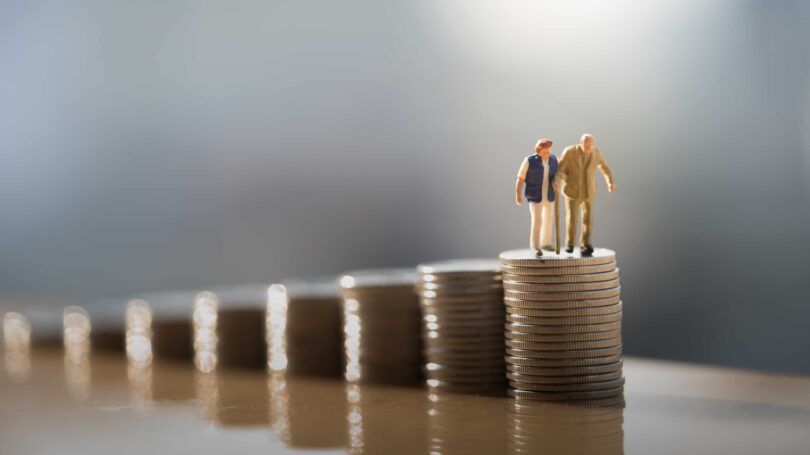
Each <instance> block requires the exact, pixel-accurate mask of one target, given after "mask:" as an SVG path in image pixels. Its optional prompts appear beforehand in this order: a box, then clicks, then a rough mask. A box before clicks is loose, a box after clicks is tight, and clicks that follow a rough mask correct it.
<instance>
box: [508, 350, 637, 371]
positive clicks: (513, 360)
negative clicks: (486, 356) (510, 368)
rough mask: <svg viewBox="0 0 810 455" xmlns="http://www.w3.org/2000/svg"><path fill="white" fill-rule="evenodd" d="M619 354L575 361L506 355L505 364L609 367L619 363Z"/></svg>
mask: <svg viewBox="0 0 810 455" xmlns="http://www.w3.org/2000/svg"><path fill="white" fill-rule="evenodd" d="M621 359H622V356H621V353H616V354H612V355H606V356H603V357H590V358H577V359H536V358H531V357H518V356H515V355H507V356H506V359H505V360H506V363H507V364H510V365H518V366H526V367H543V368H545V367H552V368H570V367H586V366H597V365H609V364H613V363H616V362H619V361H621Z"/></svg>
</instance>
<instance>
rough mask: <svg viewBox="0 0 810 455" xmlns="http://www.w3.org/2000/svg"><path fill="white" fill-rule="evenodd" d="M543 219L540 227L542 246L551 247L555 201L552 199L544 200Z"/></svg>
mask: <svg viewBox="0 0 810 455" xmlns="http://www.w3.org/2000/svg"><path fill="white" fill-rule="evenodd" d="M542 205H543V210H542V212H543V221H542V226H541V227H540V246H541V247H542V248H546V249H550V248H551V225H552V224H553V223H554V203H553V202H551V201H543V204H542Z"/></svg>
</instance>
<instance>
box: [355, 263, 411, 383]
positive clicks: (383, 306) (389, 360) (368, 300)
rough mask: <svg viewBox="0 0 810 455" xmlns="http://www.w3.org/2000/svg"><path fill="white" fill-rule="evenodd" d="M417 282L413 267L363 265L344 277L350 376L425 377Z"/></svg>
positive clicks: (392, 380)
mask: <svg viewBox="0 0 810 455" xmlns="http://www.w3.org/2000/svg"><path fill="white" fill-rule="evenodd" d="M415 282H416V273H415V272H414V271H413V269H378V270H361V271H356V272H350V273H347V274H345V275H344V276H343V277H341V279H340V285H341V287H342V288H343V330H344V334H345V341H344V346H345V353H346V371H345V376H346V379H347V380H348V381H362V382H386V383H400V384H407V383H416V382H419V381H421V380H422V340H421V335H420V325H421V323H420V316H421V314H420V311H419V301H418V299H417V297H416V292H415V290H414V285H415Z"/></svg>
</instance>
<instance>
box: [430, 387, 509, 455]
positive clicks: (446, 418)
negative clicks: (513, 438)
mask: <svg viewBox="0 0 810 455" xmlns="http://www.w3.org/2000/svg"><path fill="white" fill-rule="evenodd" d="M428 400H429V402H430V408H429V409H428V444H429V447H428V450H427V451H426V453H431V454H470V453H488V454H501V453H506V433H505V432H504V431H503V428H505V427H506V411H507V407H508V406H507V404H508V401H507V400H503V399H502V398H501V397H487V396H481V397H476V399H475V400H471V399H470V397H469V396H466V395H462V394H457V393H453V392H447V391H443V390H440V389H434V388H431V389H430V390H429V392H428Z"/></svg>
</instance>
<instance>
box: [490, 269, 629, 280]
mask: <svg viewBox="0 0 810 455" xmlns="http://www.w3.org/2000/svg"><path fill="white" fill-rule="evenodd" d="M618 278H619V269H613V270H610V271H607V272H601V273H586V274H577V275H573V274H572V275H518V274H514V273H506V274H504V275H503V281H511V282H516V283H534V284H563V283H595V282H600V281H609V280H615V279H618Z"/></svg>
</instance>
